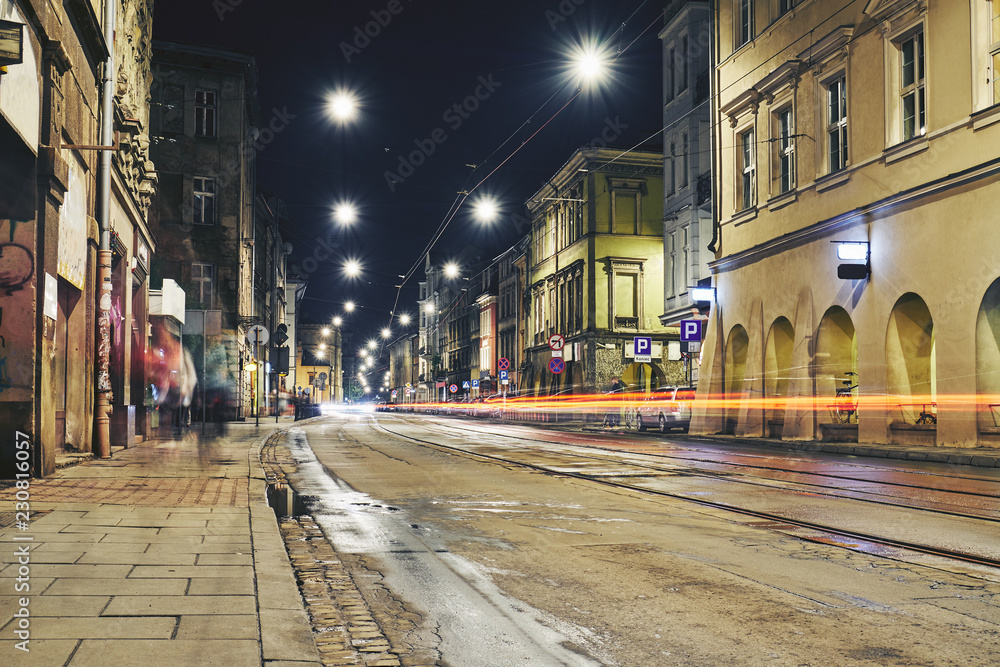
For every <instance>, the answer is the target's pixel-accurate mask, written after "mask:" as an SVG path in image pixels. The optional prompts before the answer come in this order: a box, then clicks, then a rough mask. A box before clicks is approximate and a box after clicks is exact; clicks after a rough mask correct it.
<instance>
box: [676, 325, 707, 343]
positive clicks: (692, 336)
mask: <svg viewBox="0 0 1000 667" xmlns="http://www.w3.org/2000/svg"><path fill="white" fill-rule="evenodd" d="M702 324H703V322H702V320H681V342H682V343H698V342H701V339H702V335H701V327H702Z"/></svg>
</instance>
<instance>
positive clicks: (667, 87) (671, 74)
mask: <svg viewBox="0 0 1000 667" xmlns="http://www.w3.org/2000/svg"><path fill="white" fill-rule="evenodd" d="M675 62H676V60H675V58H674V49H673V47H671V48H669V49H667V71H666V75H665V78H666V80H665V81H664V82H663V92H664V93H666V96H667V101H668V102H669V101H670V100H672V99H674V81H675V80H676V78H677V75H676V71H675V69H674V63H675Z"/></svg>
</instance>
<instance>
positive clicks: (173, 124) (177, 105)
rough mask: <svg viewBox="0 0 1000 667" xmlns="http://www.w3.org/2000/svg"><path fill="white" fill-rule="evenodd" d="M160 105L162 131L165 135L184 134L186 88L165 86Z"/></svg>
mask: <svg viewBox="0 0 1000 667" xmlns="http://www.w3.org/2000/svg"><path fill="white" fill-rule="evenodd" d="M161 99H162V102H161V103H160V119H161V120H160V131H161V132H162V133H163V134H184V88H183V87H181V86H164V87H163V94H162V96H161Z"/></svg>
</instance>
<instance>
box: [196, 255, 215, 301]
mask: <svg viewBox="0 0 1000 667" xmlns="http://www.w3.org/2000/svg"><path fill="white" fill-rule="evenodd" d="M191 282H192V283H193V285H194V294H192V295H191V296H192V297H193V298H194V299H195V300H196V301H197V302H199V303H200V304H202V305H203V306H205V307H206V308H211V307H212V305H214V304H213V302H212V297H213V296H214V285H215V266H214V265H212V264H192V265H191Z"/></svg>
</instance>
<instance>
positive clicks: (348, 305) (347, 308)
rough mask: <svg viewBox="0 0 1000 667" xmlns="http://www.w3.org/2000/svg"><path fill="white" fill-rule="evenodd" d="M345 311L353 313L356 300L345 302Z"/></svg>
mask: <svg viewBox="0 0 1000 667" xmlns="http://www.w3.org/2000/svg"><path fill="white" fill-rule="evenodd" d="M344 311H345V312H348V313H353V312H354V302H353V301H348V302H347V303H345V304H344Z"/></svg>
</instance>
